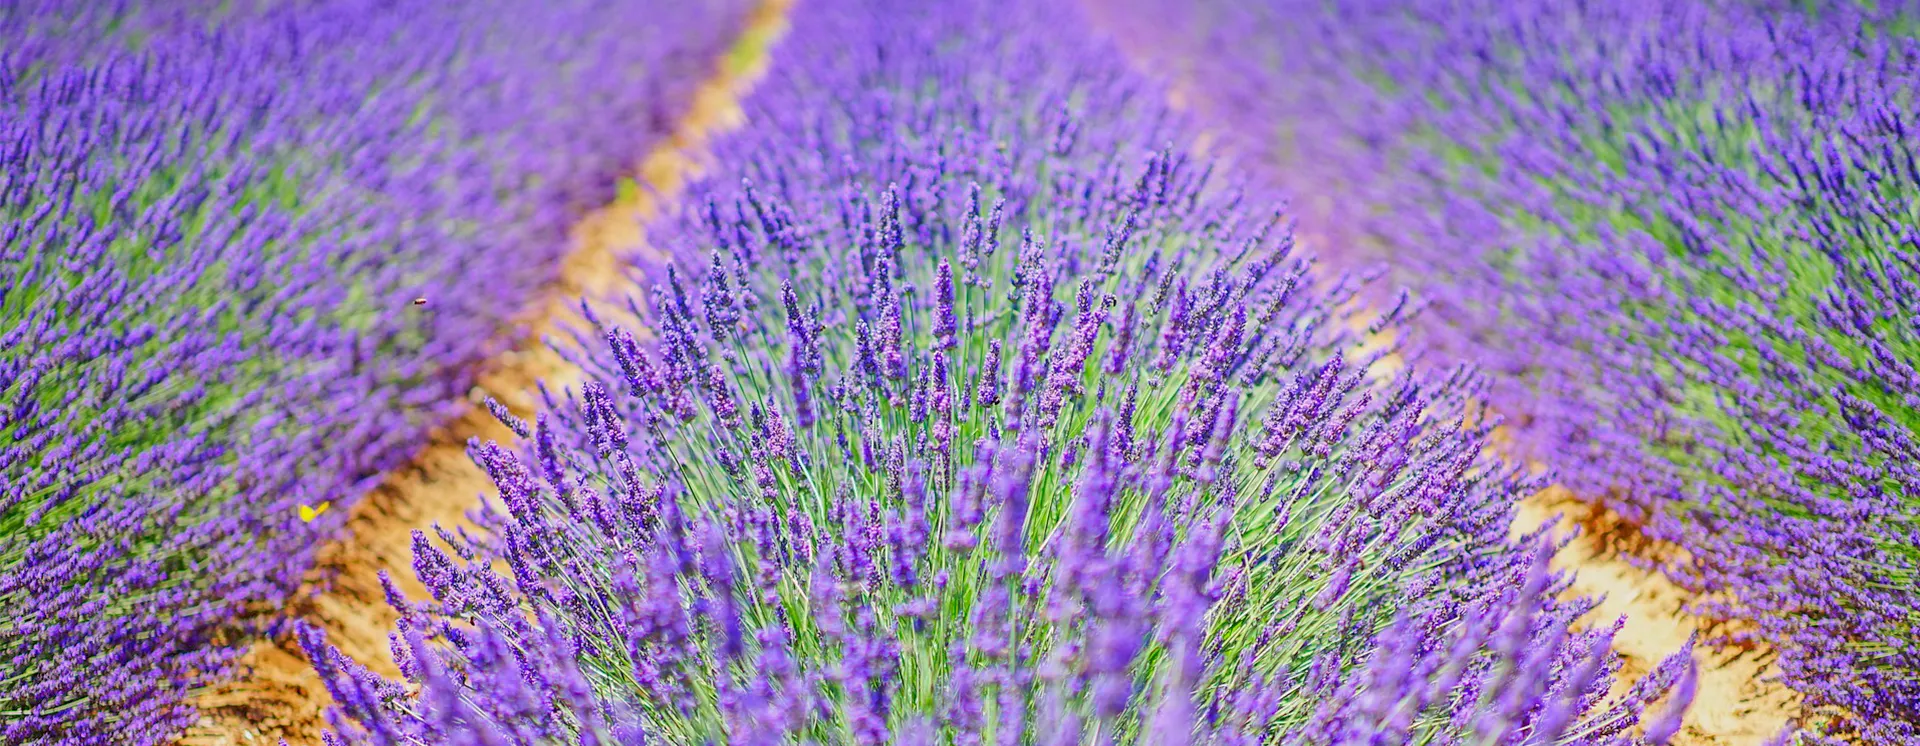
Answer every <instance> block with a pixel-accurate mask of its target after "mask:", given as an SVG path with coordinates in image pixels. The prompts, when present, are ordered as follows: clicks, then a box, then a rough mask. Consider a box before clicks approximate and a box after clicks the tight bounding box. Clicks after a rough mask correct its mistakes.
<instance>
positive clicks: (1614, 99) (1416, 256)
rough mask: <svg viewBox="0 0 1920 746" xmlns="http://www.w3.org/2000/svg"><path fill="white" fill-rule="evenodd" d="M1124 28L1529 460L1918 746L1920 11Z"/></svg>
mask: <svg viewBox="0 0 1920 746" xmlns="http://www.w3.org/2000/svg"><path fill="white" fill-rule="evenodd" d="M1112 5H1113V6H1114V10H1115V11H1116V12H1115V13H1113V14H1112V15H1113V16H1114V17H1115V18H1119V19H1124V20H1126V21H1128V22H1130V23H1131V24H1132V26H1131V27H1130V29H1129V32H1128V35H1129V37H1130V38H1131V39H1133V40H1134V42H1135V43H1134V47H1136V48H1137V49H1138V50H1139V51H1140V52H1141V54H1142V56H1143V58H1144V59H1145V60H1148V61H1149V63H1148V64H1150V65H1152V66H1154V67H1159V68H1173V69H1175V70H1177V73H1175V74H1177V75H1179V76H1181V79H1182V80H1184V81H1185V82H1186V84H1187V86H1188V88H1189V89H1190V93H1191V94H1192V97H1193V99H1194V100H1195V101H1196V102H1197V105H1198V107H1199V108H1200V109H1202V110H1203V111H1204V112H1205V115H1206V117H1207V118H1208V119H1209V121H1210V123H1211V124H1213V125H1214V126H1217V127H1219V128H1220V129H1221V130H1223V134H1224V136H1225V139H1226V140H1227V141H1228V142H1229V147H1228V149H1229V150H1232V151H1234V152H1235V153H1236V154H1237V155H1238V156H1240V157H1241V158H1243V159H1244V160H1246V161H1248V163H1249V165H1250V166H1251V167H1254V168H1260V169H1263V170H1264V172H1265V175H1266V177H1267V180H1268V181H1269V183H1275V184H1279V185H1282V186H1285V187H1287V188H1289V189H1292V190H1296V191H1298V192H1299V193H1301V194H1303V195H1314V196H1315V200H1314V201H1312V203H1311V205H1310V208H1311V209H1304V210H1303V212H1302V214H1303V221H1304V222H1305V223H1306V225H1307V226H1308V227H1309V228H1310V229H1311V231H1312V232H1313V233H1314V234H1315V235H1316V236H1324V238H1325V239H1326V243H1327V245H1328V246H1329V247H1330V248H1329V251H1330V252H1331V251H1338V252H1341V256H1340V257H1339V258H1340V259H1341V260H1342V263H1343V265H1344V264H1346V263H1347V262H1352V263H1362V262H1368V261H1376V260H1379V261H1385V262H1387V263H1388V264H1389V265H1390V267H1391V276H1392V277H1394V278H1397V279H1398V280H1399V281H1401V282H1404V283H1406V284H1409V285H1412V286H1414V287H1415V288H1416V290H1417V292H1418V293H1419V294H1420V295H1421V296H1423V297H1425V298H1427V299H1428V300H1429V301H1430V302H1431V305H1429V306H1426V308H1425V314H1424V317H1423V323H1421V324H1419V326H1421V327H1422V328H1421V332H1422V334H1421V336H1420V337H1418V338H1419V339H1422V340H1424V342H1425V344H1426V346H1427V347H1428V349H1429V350H1430V351H1432V352H1435V353H1436V354H1438V355H1439V356H1441V357H1440V358H1439V359H1443V360H1444V359H1471V360H1476V361H1479V362H1480V363H1481V364H1483V365H1485V366H1486V367H1487V368H1488V369H1489V370H1490V371H1492V372H1493V373H1494V374H1495V377H1496V381H1497V384H1496V387H1495V391H1496V395H1495V397H1494V402H1495V404H1496V406H1497V407H1499V408H1500V410H1501V411H1502V412H1505V413H1508V414H1509V415H1510V416H1511V417H1512V420H1513V424H1514V425H1515V432H1516V435H1517V436H1518V437H1517V442H1518V445H1519V446H1520V448H1521V451H1520V453H1521V454H1522V455H1523V456H1525V457H1528V458H1532V459H1538V460H1540V461H1542V462H1545V463H1547V464H1550V465H1552V466H1554V467H1556V468H1557V469H1559V476H1560V478H1561V479H1562V480H1563V481H1564V482H1565V483H1566V484H1567V485H1568V486H1570V487H1571V488H1573V489H1574V490H1575V491H1576V492H1578V493H1580V494H1582V495H1584V496H1587V497H1589V498H1592V499H1595V500H1600V501H1603V502H1604V503H1605V504H1606V505H1608V506H1610V507H1613V508H1616V509H1618V510H1620V511H1621V512H1622V513H1623V514H1624V515H1625V516H1627V517H1628V518H1629V519H1630V520H1633V521H1635V522H1638V523H1640V524H1642V527H1643V528H1644V530H1645V532H1646V533H1647V535H1649V536H1650V537H1652V538H1655V539H1660V540H1665V541H1670V542H1675V543H1677V545H1678V546H1679V547H1680V548H1681V549H1682V550H1684V551H1683V552H1682V553H1681V554H1680V555H1679V556H1677V557H1675V558H1674V559H1673V560H1672V561H1671V562H1670V563H1668V564H1667V566H1666V567H1664V568H1662V569H1664V570H1665V571H1666V572H1667V573H1668V574H1669V575H1670V576H1672V577H1674V578H1676V579H1677V580H1679V581H1681V582H1682V583H1683V584H1685V585H1687V586H1688V587H1690V588H1692V589H1693V590H1695V591H1698V592H1700V593H1702V594H1703V595H1702V599H1703V600H1701V601H1700V602H1698V604H1697V610H1698V611H1701V612H1702V613H1705V614H1707V615H1709V616H1710V617H1713V618H1717V619H1725V620H1743V621H1741V622H1739V623H1736V624H1734V625H1731V626H1729V627H1726V628H1725V629H1726V632H1727V634H1726V637H1727V641H1728V642H1730V643H1731V644H1735V645H1744V644H1747V643H1750V642H1764V643H1768V644H1770V645H1771V646H1773V649H1774V650H1776V651H1777V653H1778V662H1779V664H1780V666H1781V668H1782V670H1783V671H1784V672H1785V676H1786V680H1787V681H1788V683H1790V684H1791V685H1792V686H1794V687H1795V688H1797V689H1799V690H1801V691H1802V692H1805V693H1806V694H1808V695H1809V697H1810V699H1809V708H1810V710H1811V711H1812V712H1813V713H1815V715H1816V717H1826V716H1833V717H1838V718H1840V719H1841V720H1840V722H1838V723H1836V727H1837V728H1839V729H1840V730H1842V731H1844V732H1850V733H1853V734H1854V735H1856V736H1858V737H1860V738H1863V739H1864V741H1863V742H1871V743H1908V742H1914V741H1916V740H1920V635H1917V634H1916V632H1915V629H1916V628H1915V626H1914V625H1915V620H1916V619H1920V497H1917V496H1920V414H1916V413H1917V412H1920V374H1916V373H1915V366H1916V364H1917V363H1916V359H1920V306H1916V304H1917V303H1920V292H1916V290H1920V277H1917V275H1916V273H1920V230H1917V229H1920V212H1916V208H1915V205H1916V202H1915V196H1916V194H1920V167H1917V166H1916V156H1915V154H1916V150H1920V143H1916V132H1917V131H1920V130H1917V129H1916V123H1915V120H1914V115H1913V108H1914V105H1915V101H1914V93H1913V92H1914V91H1915V90H1917V89H1920V88H1917V87H1916V84H1920V45H1916V43H1915V40H1914V39H1913V33H1912V32H1913V30H1914V29H1915V28H1916V27H1915V25H1914V23H1915V20H1916V18H1920V16H1916V14H1915V10H1916V7H1915V6H1914V4H1912V3H1905V2H1896V3H1871V4H1857V3H1825V4H1803V3H1788V2H1719V1H1716V2H1694V1H1692V0H1636V1H1634V2H1604V3H1567V2H1549V1H1545V0H1542V1H1538V2H1535V1H1530V0H1521V1H1518V2H1515V1H1513V0H1499V1H1497V2H1482V1H1480V0H1395V1H1387V0H1378V1H1374V0H1356V1H1352V2H1339V3H1321V2H1292V1H1290V0H1273V1H1268V2H1233V1H1231V0H1218V1H1209V2H1204V3H1200V4H1198V7H1196V5H1195V4H1193V3H1184V2H1181V3H1170V2H1160V1H1159V0H1122V1H1120V2H1115V3H1112ZM1303 207H1309V206H1308V205H1303ZM1379 300H1381V301H1390V300H1391V299H1388V298H1382V299H1379ZM1747 622H1751V624H1748V623H1747ZM1836 707H1837V708H1838V709H1837V710H1836V709H1834V708H1836Z"/></svg>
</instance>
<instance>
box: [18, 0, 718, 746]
mask: <svg viewBox="0 0 1920 746" xmlns="http://www.w3.org/2000/svg"><path fill="white" fill-rule="evenodd" d="M747 5H748V4H747V3H746V2H744V0H737V1H736V0H712V1H711V2H698V3H688V2H675V3H666V4H634V3H618V2H596V1H594V0H565V1H563V2H547V3H540V4H539V7H538V8H535V7H533V6H529V5H527V4H523V3H512V2H475V3H441V2H423V1H414V0H401V1H399V2H373V1H370V0H369V1H364V2H363V1H360V0H351V1H349V2H328V3H310V2H292V3H248V2H240V3H234V2H214V1H212V0H206V1H204V2H185V3H124V2H123V3H114V4H109V3H90V2H89V3H73V2H61V1H59V0H44V1H40V2H22V3H12V2H10V3H6V4H4V6H5V7H0V39H5V40H6V41H5V45H4V47H5V48H4V49H0V101H4V108H0V161H3V162H4V163H5V164H6V167H5V169H4V172H0V195H4V196H0V337H4V339H3V340H0V608H4V609H6V611H5V612H4V614H0V742H6V743H45V742H48V741H49V740H50V739H51V740H53V741H55V742H70V743H109V742H111V743H151V742H156V741H160V740H163V739H165V738H166V737H167V736H168V734H169V733H170V732H173V731H174V730H175V729H177V728H179V727H180V726H182V725H183V724H184V722H185V721H186V720H187V719H189V718H190V717H191V713H190V711H189V710H188V708H187V707H186V706H185V704H184V703H183V701H184V698H185V697H186V696H187V695H188V694H189V693H190V691H191V690H192V688H193V687H194V686H196V685H198V684H199V683H201V682H204V681H205V680H206V677H208V676H211V675H218V674H219V673H220V672H221V671H222V669H223V667H224V666H225V665H226V664H227V663H228V662H229V661H230V660H231V659H232V656H233V654H234V653H235V646H236V645H237V644H240V643H242V642H244V638H241V637H236V636H235V634H234V633H235V632H237V631H239V630H241V629H242V628H243V627H242V626H237V625H236V624H235V620H236V619H239V618H242V617H244V616H245V615H247V614H250V613H253V612H258V611H263V610H271V609H272V608H274V607H275V606H277V605H278V604H279V603H280V602H281V601H282V600H283V599H284V598H285V596H286V594H287V593H288V592H289V591H290V590H291V589H292V588H293V587H294V586H295V584H296V582H297V581H298V580H299V578H300V576H301V573H302V572H303V570H305V569H306V568H307V567H308V565H309V564H310V563H311V561H312V557H313V551H314V549H315V548H316V545H317V544H318V543H319V542H320V541H321V540H322V539H325V538H327V537H329V536H332V535H334V534H335V533H337V531H338V530H339V528H340V525H341V521H342V520H343V517H344V515H345V514H346V513H347V510H346V508H347V507H349V506H350V504H351V501H352V500H353V499H354V498H355V497H356V496H358V495H360V494H361V493H363V492H365V491H366V490H367V489H369V488H370V487H371V486H372V484H373V482H374V480H376V479H377V478H378V477H379V475H380V474H381V473H382V472H385V471H387V470H389V469H391V468H395V467H397V466H398V465H400V464H401V463H403V461H404V459H406V458H407V457H408V456H409V455H410V454H411V453H412V452H413V451H414V450H415V449H417V448H418V447H419V445H420V443H421V442H422V440H423V438H424V436H425V433H426V430H427V429H428V428H430V427H431V426H433V425H435V424H437V423H439V422H441V421H443V420H445V419H446V418H447V417H448V416H450V415H451V414H452V413H454V412H455V411H456V410H457V409H458V407H460V406H462V404H461V401H462V400H463V399H464V398H465V396H466V394H467V390H468V388H469V387H470V386H471V385H472V381H473V372H474V367H475V365H476V364H477V363H478V362H479V361H480V360H482V359H484V358H485V357H487V356H488V355H490V354H492V353H493V352H494V351H496V350H497V349H499V345H500V344H501V343H502V342H503V341H506V340H507V339H508V338H509V337H511V336H512V335H513V333H514V331H513V330H512V329H509V328H508V326H509V322H510V319H511V316H512V314H513V313H515V311H516V310H517V309H520V308H521V307H522V306H524V305H525V304H526V303H527V301H528V300H530V298H531V297H532V294H533V293H534V292H535V291H536V290H537V289H538V288H540V287H541V286H542V285H543V284H546V283H548V282H551V281H552V280H553V278H554V276H555V275H554V273H555V271H556V268H557V266H558V264H559V260H560V258H561V256H562V254H563V252H565V251H566V250H567V248H568V246H567V233H566V231H567V227H568V226H569V225H570V224H571V223H572V221H573V220H574V219H576V218H577V217H578V216H579V215H581V214H582V213H584V211H585V210H587V209H589V208H592V207H595V206H597V205H599V204H601V203H603V202H605V201H607V200H609V199H610V198H611V197H612V196H613V195H612V190H613V188H614V186H615V185H616V184H617V183H618V181H619V179H620V177H621V176H622V175H623V174H624V173H625V170H626V169H627V168H629V167H630V166H631V165H632V164H634V163H637V162H638V160H639V159H640V157H641V156H642V155H643V154H644V152H645V151H646V149H647V148H649V147H650V146H651V144H653V143H654V142H655V141H656V140H657V139H658V138H659V137H660V136H661V135H662V134H663V133H664V132H665V131H666V130H667V128H668V127H669V126H670V125H671V124H672V123H673V122H674V121H675V120H676V119H677V118H678V114H677V112H678V111H679V110H680V109H681V108H682V106H683V104H684V103H685V101H686V99H688V97H689V96H690V93H691V86H692V85H693V84H695V83H697V81H699V80H701V79H703V78H704V77H705V76H706V75H707V74H708V72H709V70H710V69H711V68H712V64H713V61H714V60H715V59H717V58H718V56H719V55H720V54H721V53H722V52H724V51H725V45H726V44H727V43H728V42H729V41H730V40H731V38H732V35H733V34H734V30H735V29H736V28H737V27H738V25H739V21H740V20H741V18H742V17H743V13H744V11H745V9H746V7H747ZM415 298H424V299H426V301H427V303H426V304H425V305H416V304H414V303H413V302H412V301H413V299H415ZM328 502H331V503H332V504H333V505H334V507H335V509H334V510H332V511H329V512H325V513H322V514H321V516H320V517H319V519H318V520H315V521H313V522H312V523H311V524H303V522H302V519H301V518H300V517H299V511H298V510H297V509H296V508H297V507H298V506H300V505H303V504H304V505H321V504H323V503H328Z"/></svg>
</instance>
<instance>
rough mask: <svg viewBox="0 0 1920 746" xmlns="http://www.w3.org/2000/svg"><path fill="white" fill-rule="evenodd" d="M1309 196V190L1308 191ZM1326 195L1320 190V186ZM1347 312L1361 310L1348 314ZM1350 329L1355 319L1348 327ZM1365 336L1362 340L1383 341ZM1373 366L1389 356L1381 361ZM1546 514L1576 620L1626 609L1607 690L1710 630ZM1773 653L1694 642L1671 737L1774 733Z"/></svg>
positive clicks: (1532, 511)
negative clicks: (1585, 602) (1563, 543)
mask: <svg viewBox="0 0 1920 746" xmlns="http://www.w3.org/2000/svg"><path fill="white" fill-rule="evenodd" d="M1083 7H1086V8H1088V10H1089V12H1090V14H1091V15H1092V16H1093V17H1094V18H1095V20H1096V21H1099V22H1100V23H1101V25H1103V26H1105V27H1106V28H1107V29H1109V30H1110V31H1112V32H1113V33H1114V34H1115V37H1116V39H1117V40H1118V41H1119V43H1120V45H1121V48H1122V49H1124V50H1125V51H1126V53H1127V55H1128V56H1129V57H1130V58H1132V59H1133V60H1134V61H1135V63H1136V64H1153V63H1154V61H1155V59H1156V57H1158V55H1154V54H1151V53H1148V52H1146V51H1145V49H1144V48H1143V47H1142V46H1141V45H1140V43H1139V41H1138V38H1137V37H1136V36H1135V35H1136V34H1138V33H1139V31H1140V30H1139V29H1138V28H1136V27H1135V24H1133V23H1132V22H1130V21H1129V20H1128V19H1125V18H1119V17H1115V16H1114V15H1113V14H1112V13H1111V12H1109V11H1108V10H1107V8H1106V7H1105V6H1104V4H1103V3H1102V2H1101V1H1100V0H1083ZM1149 72H1150V73H1152V72H1157V73H1158V75H1159V76H1160V77H1161V78H1162V79H1163V80H1166V81H1168V82H1167V85H1168V93H1167V98H1168V102H1169V103H1170V104H1171V105H1172V107H1173V108H1175V109H1178V110H1190V109H1193V108H1195V107H1202V106H1205V105H1206V104H1207V102H1206V100H1205V98H1204V97H1202V96H1197V95H1195V94H1194V93H1193V90H1192V85H1191V83H1189V82H1188V81H1189V80H1190V77H1191V76H1190V74H1186V73H1184V71H1179V70H1173V71H1169V70H1160V71H1152V70H1149ZM1212 140H1213V138H1212V137H1210V136H1209V135H1208V134H1207V133H1206V132H1205V131H1204V130H1203V131H1202V132H1201V134H1200V135H1199V141H1198V143H1197V148H1196V150H1197V151H1199V152H1200V153H1201V154H1204V153H1205V151H1207V150H1208V149H1209V148H1210V147H1211V146H1212V144H1213V143H1212ZM1307 196H1312V195H1307ZM1321 196H1322V197H1323V198H1328V197H1329V196H1328V195H1321ZM1298 241H1299V243H1300V245H1301V246H1302V247H1303V248H1311V247H1310V246H1309V244H1310V243H1311V242H1312V239H1311V237H1310V236H1307V235H1301V236H1299V237H1298ZM1355 318H1362V316H1359V315H1356V316H1355ZM1356 331H1357V329H1356ZM1384 343H1385V340H1371V341H1369V342H1368V344H1367V345H1365V346H1366V347H1372V346H1373V345H1376V344H1384ZM1383 363H1384V365H1383V367H1382V368H1381V369H1380V370H1381V371H1382V372H1384V371H1388V370H1391V369H1392V368H1393V367H1396V366H1397V365H1398V361H1397V360H1391V361H1383ZM1548 522H1553V523H1555V524H1556V530H1555V534H1556V535H1557V536H1560V537H1565V536H1566V535H1567V534H1568V532H1571V531H1574V530H1575V529H1576V528H1577V529H1578V530H1579V531H1580V535H1579V536H1578V537H1577V538H1576V539H1575V540H1574V541H1572V542H1571V543H1569V544H1568V545H1567V547H1566V548H1565V549H1562V550H1561V551H1560V552H1559V553H1558V554H1556V555H1555V556H1554V560H1553V566H1554V568H1555V569H1557V570H1569V571H1572V572H1573V573H1574V581H1573V584H1572V587H1570V588H1569V589H1568V590H1567V595H1568V596H1569V597H1577V596H1588V597H1593V598H1596V599H1600V600H1601V603H1600V604H1599V606H1598V607H1597V608H1595V609H1594V610H1593V611H1592V612H1591V613H1589V614H1588V615H1587V617H1586V618H1585V619H1584V620H1583V622H1584V623H1587V624H1594V625H1606V624H1612V623H1613V621H1614V620H1615V619H1616V618H1619V617H1625V618H1626V622H1625V625H1624V627H1623V628H1622V629H1621V630H1620V633H1619V634H1617V635H1615V637H1614V639H1613V649H1614V652H1616V653H1618V654H1619V655H1620V658H1621V659H1622V666H1621V668H1620V670H1619V671H1618V672H1617V673H1615V674H1614V682H1613V684H1614V687H1613V691H1614V694H1615V695H1620V694H1624V693H1625V692H1626V690H1627V688H1628V687H1630V686H1632V684H1633V682H1634V681H1636V680H1638V679H1639V678H1640V677H1642V676H1644V675H1645V674H1646V673H1647V672H1649V671H1651V670H1652V668H1653V667H1654V665H1656V664H1658V663H1659V662H1660V660H1661V659H1663V658H1665V657H1666V656H1668V655H1671V654H1672V653H1673V652H1674V651H1677V650H1679V649H1681V648H1682V647H1684V646H1685V645H1686V643H1687V639H1688V638H1689V637H1691V636H1692V635H1693V634H1695V633H1696V632H1698V633H1700V636H1701V639H1702V640H1703V641H1704V640H1708V639H1711V635H1710V633H1709V632H1710V631H1709V627H1710V626H1711V622H1710V620H1707V619H1703V618H1701V617H1698V616H1695V615H1693V614H1689V613H1687V611H1686V604H1687V603H1688V602H1689V601H1690V600H1692V598H1693V596H1692V594H1690V593H1689V592H1688V591H1686V590H1685V589H1683V588H1680V587H1679V586H1677V585H1674V584H1673V582H1672V581H1669V580H1668V579H1667V578H1666V577H1664V576H1662V575H1659V574H1657V573H1649V572H1647V571H1645V570H1642V569H1641V568H1640V567H1639V566H1636V565H1635V564H1634V563H1633V562H1632V561H1630V558H1631V556H1632V555H1631V554H1630V552H1633V551H1635V550H1638V549H1644V547H1642V546H1641V545H1642V544H1643V543H1644V542H1640V541H1638V534H1637V533H1635V532H1633V531H1632V530H1631V528H1630V527H1627V526H1625V525H1623V524H1622V523H1621V522H1620V521H1619V520H1618V518H1617V516H1615V515H1613V514H1610V513H1607V512H1606V511H1604V510H1603V509H1601V508H1599V507H1597V506H1596V505H1595V504H1593V503H1591V502H1588V501H1585V500H1582V499H1579V498H1578V497H1576V496H1575V495H1573V494H1572V493H1571V492H1568V491H1567V490H1565V489H1564V488H1560V487H1552V488H1549V489H1547V490H1544V491H1542V492H1541V493H1540V494H1537V495H1534V496H1532V497H1530V498H1528V499H1527V500H1524V501H1522V502H1521V503H1520V505H1519V506H1518V510H1517V511H1516V512H1515V515H1514V521H1513V525H1512V530H1513V532H1514V534H1515V535H1516V536H1517V535H1519V534H1521V533H1525V532H1527V531H1531V530H1533V529H1537V528H1539V527H1540V526H1541V525H1543V524H1545V523H1548ZM1771 658H1772V656H1771V655H1769V654H1768V651H1767V650H1764V649H1731V648H1727V649H1717V648H1714V647H1712V646H1709V645H1706V644H1704V643H1703V644H1700V645H1698V646H1696V648H1695V651H1694V660H1695V662H1696V663H1698V664H1699V678H1698V680H1697V688H1696V691H1695V694H1694V700H1693V704H1692V706H1691V707H1689V708H1688V710H1687V715H1686V718H1685V721H1684V723H1685V724H1684V725H1683V727H1682V728H1681V731H1680V732H1679V733H1678V734H1676V735H1675V736H1674V738H1673V739H1672V741H1671V742H1670V743H1672V744H1673V745H1674V746H1759V745H1760V744H1763V743H1766V742H1767V740H1768V739H1771V738H1773V737H1774V736H1776V735H1778V734H1779V733H1780V731H1781V730H1782V729H1783V728H1784V727H1785V726H1786V725H1787V724H1788V723H1789V722H1793V721H1795V720H1797V719H1800V718H1803V717H1806V716H1807V715H1808V713H1806V712H1805V710H1804V708H1803V707H1802V706H1801V698H1800V695H1799V694H1798V693H1797V692H1795V691H1793V690H1791V689H1789V688H1787V687H1786V686H1785V685H1783V684H1781V683H1780V681H1779V671H1778V669H1777V667H1774V666H1772V665H1770V664H1768V663H1765V662H1764V661H1770V660H1771Z"/></svg>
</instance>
